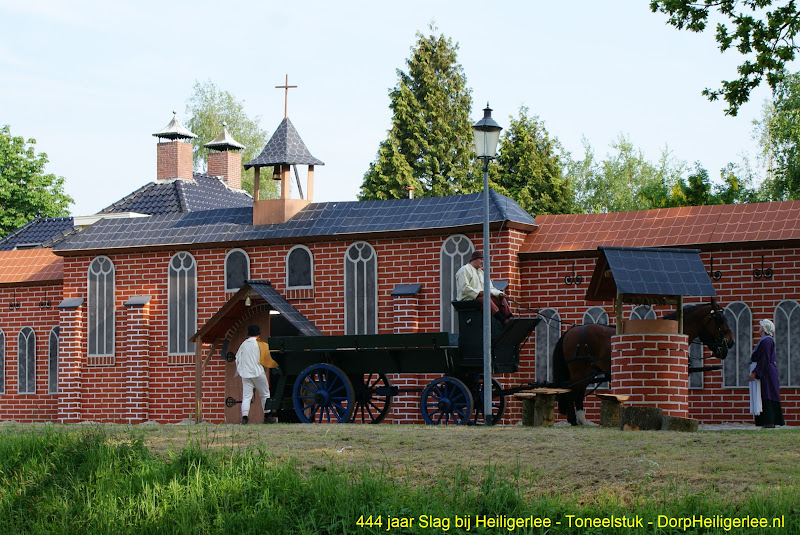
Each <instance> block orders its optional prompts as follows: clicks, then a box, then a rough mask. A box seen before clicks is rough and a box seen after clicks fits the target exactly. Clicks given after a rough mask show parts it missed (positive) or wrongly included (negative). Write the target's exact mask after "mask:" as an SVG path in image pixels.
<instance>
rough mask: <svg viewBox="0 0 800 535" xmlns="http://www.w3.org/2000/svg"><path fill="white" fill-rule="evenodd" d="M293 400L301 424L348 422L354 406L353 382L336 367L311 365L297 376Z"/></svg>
mask: <svg viewBox="0 0 800 535" xmlns="http://www.w3.org/2000/svg"><path fill="white" fill-rule="evenodd" d="M292 402H293V404H294V411H295V412H296V413H297V416H298V418H300V421H301V422H303V423H334V422H335V423H343V422H347V421H348V420H349V419H350V415H351V414H352V413H353V408H354V406H355V403H354V402H355V394H354V390H353V384H352V383H351V382H350V378H349V377H347V375H346V374H345V373H344V372H343V371H342V369H341V368H339V367H337V366H334V365H332V364H312V365H311V366H309V367H308V368H306V369H305V370H303V371H302V372H301V373H300V375H298V376H297V380H296V381H295V382H294V389H293V390H292Z"/></svg>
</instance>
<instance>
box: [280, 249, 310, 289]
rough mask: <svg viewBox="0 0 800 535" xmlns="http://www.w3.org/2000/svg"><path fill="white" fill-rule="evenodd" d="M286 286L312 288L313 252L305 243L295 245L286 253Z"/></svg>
mask: <svg viewBox="0 0 800 535" xmlns="http://www.w3.org/2000/svg"><path fill="white" fill-rule="evenodd" d="M286 287H287V288H292V289H297V290H301V289H311V288H314V254H313V253H312V252H311V249H309V248H308V247H306V246H305V245H295V246H294V247H292V248H291V249H289V252H288V253H286Z"/></svg>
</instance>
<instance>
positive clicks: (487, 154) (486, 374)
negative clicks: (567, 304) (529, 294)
mask: <svg viewBox="0 0 800 535" xmlns="http://www.w3.org/2000/svg"><path fill="white" fill-rule="evenodd" d="M501 130H502V128H501V127H500V125H499V124H497V123H496V122H495V120H494V119H492V109H491V108H490V107H489V103H488V102H487V103H486V108H484V110H483V119H481V120H480V121H478V122H477V123H475V124H474V125H473V126H472V134H473V135H474V136H475V151H476V152H477V153H478V158H480V159H481V160H483V419H484V423H485V424H486V425H492V324H491V321H492V314H491V310H492V309H491V306H492V298H491V293H490V288H491V282H490V279H489V276H490V266H491V262H490V260H491V257H490V254H489V161H490V160H492V159H493V158H494V157H495V155H496V153H497V142H498V141H499V140H500V131H501Z"/></svg>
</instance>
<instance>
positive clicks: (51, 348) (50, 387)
mask: <svg viewBox="0 0 800 535" xmlns="http://www.w3.org/2000/svg"><path fill="white" fill-rule="evenodd" d="M60 331H61V329H60V328H59V327H58V326H56V327H53V328H52V329H50V337H49V340H48V344H47V356H48V359H47V392H48V393H50V394H57V393H58V350H59V346H60V341H59V338H58V335H59V333H60Z"/></svg>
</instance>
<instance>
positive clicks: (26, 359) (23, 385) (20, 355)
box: [17, 327, 36, 394]
mask: <svg viewBox="0 0 800 535" xmlns="http://www.w3.org/2000/svg"><path fill="white" fill-rule="evenodd" d="M17 379H18V382H17V391H18V392H19V393H20V394H35V393H36V334H35V333H34V332H33V329H32V328H30V327H23V328H22V329H20V331H19V335H18V336H17Z"/></svg>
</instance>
